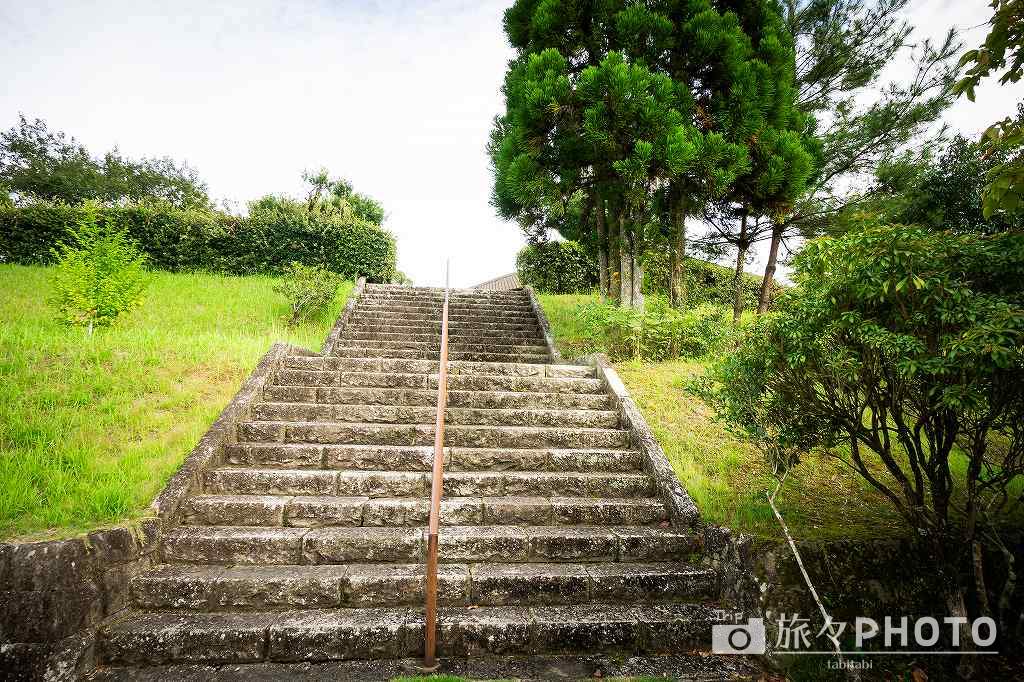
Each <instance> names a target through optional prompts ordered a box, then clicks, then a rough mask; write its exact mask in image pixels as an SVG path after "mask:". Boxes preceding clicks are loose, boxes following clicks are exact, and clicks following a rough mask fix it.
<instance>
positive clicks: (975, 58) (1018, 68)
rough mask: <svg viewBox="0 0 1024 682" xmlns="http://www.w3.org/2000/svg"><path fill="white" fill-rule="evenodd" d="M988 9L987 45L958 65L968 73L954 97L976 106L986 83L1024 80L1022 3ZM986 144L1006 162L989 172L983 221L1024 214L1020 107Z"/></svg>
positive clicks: (1002, 0)
mask: <svg viewBox="0 0 1024 682" xmlns="http://www.w3.org/2000/svg"><path fill="white" fill-rule="evenodd" d="M989 6H990V7H992V9H993V10H994V12H993V14H992V18H991V19H989V25H990V26H991V27H992V28H991V29H990V30H989V33H988V35H987V36H986V37H985V42H984V43H983V44H982V45H981V46H980V47H978V48H977V49H974V50H968V51H967V52H965V53H964V55H963V57H961V59H960V65H961V66H967V65H969V68H968V69H967V72H966V73H965V74H964V77H963V78H962V79H961V80H960V81H959V82H958V83H957V84H956V92H957V94H964V95H967V98H968V99H969V100H971V101H972V102H973V101H974V89H975V88H976V87H977V86H978V85H979V84H980V83H981V81H982V80H983V79H985V78H988V77H990V76H992V75H994V74H996V73H998V72H1000V71H1002V75H1001V76H1000V77H999V84H1000V85H1006V84H1007V83H1017V82H1018V81H1020V79H1021V76H1022V75H1024V2H1021V0H991V2H990V3H989ZM982 140H983V142H984V144H985V146H986V148H987V150H988V151H989V152H990V153H1000V154H1001V155H1002V156H1003V157H1004V159H1003V161H1002V162H1001V163H999V164H998V165H996V166H994V167H993V168H991V169H990V170H989V174H988V185H987V186H986V188H985V195H984V199H983V210H984V212H985V217H986V218H989V217H991V216H992V215H993V214H995V213H996V211H999V210H1004V211H1007V212H1010V213H1014V212H1017V211H1020V210H1021V209H1022V207H1024V201H1022V197H1024V152H1022V149H1024V108H1021V107H1020V106H1018V113H1017V116H1016V117H1009V116H1007V117H1006V118H1004V119H1003V120H1002V121H997V122H996V123H993V124H992V125H991V126H989V128H988V129H987V130H986V131H985V134H984V135H983V136H982Z"/></svg>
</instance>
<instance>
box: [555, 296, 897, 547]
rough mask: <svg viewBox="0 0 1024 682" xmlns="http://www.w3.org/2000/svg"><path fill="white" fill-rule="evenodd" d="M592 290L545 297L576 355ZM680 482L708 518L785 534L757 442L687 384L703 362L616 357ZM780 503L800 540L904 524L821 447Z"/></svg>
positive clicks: (561, 338) (565, 344)
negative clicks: (720, 418)
mask: <svg viewBox="0 0 1024 682" xmlns="http://www.w3.org/2000/svg"><path fill="white" fill-rule="evenodd" d="M592 300H594V297H592V296H586V295H580V296H541V297H540V302H541V305H542V306H543V308H544V312H545V314H546V315H547V316H548V319H549V320H550V322H551V326H552V330H553V331H554V334H555V340H556V342H557V343H558V346H559V349H560V350H561V351H562V352H563V353H564V354H565V356H566V357H568V358H572V357H577V356H579V355H584V354H586V353H590V352H593V351H594V348H592V347H591V346H590V345H589V341H588V339H587V335H586V334H585V331H584V329H583V328H582V327H581V325H580V322H579V320H578V319H577V317H576V315H575V310H576V309H577V308H578V307H579V306H580V305H582V304H584V303H587V302H589V301H592ZM616 369H617V370H618V372H619V374H620V375H621V377H622V380H623V381H624V382H625V384H626V386H627V387H628V388H629V390H630V393H632V394H633V397H634V398H635V399H636V401H637V403H638V404H639V405H640V407H641V409H642V410H643V413H644V416H645V417H646V418H647V421H648V423H649V424H650V426H651V429H652V430H653V431H654V434H655V435H656V436H657V438H658V441H659V442H660V443H661V445H662V447H663V448H664V449H665V453H666V455H667V456H668V458H669V461H670V462H671V463H672V466H673V468H674V469H675V471H676V474H677V475H678V476H679V479H680V481H682V483H683V485H684V486H685V487H686V489H687V490H688V491H689V493H690V495H691V496H692V497H693V499H694V501H695V502H696V503H697V506H698V507H699V508H700V510H701V513H702V514H703V515H704V518H706V519H708V520H709V521H712V522H714V523H718V524H722V525H725V526H728V527H730V528H734V529H737V530H742V531H746V532H750V533H754V534H757V535H764V536H771V537H776V536H778V535H779V534H780V532H779V527H778V524H777V522H776V520H775V518H774V516H773V515H772V511H771V508H770V507H769V506H768V503H767V501H766V500H765V493H766V492H767V491H769V490H772V489H774V486H775V479H774V478H773V477H772V475H771V471H770V470H769V468H768V466H767V465H766V464H765V461H764V458H763V457H762V456H761V454H760V453H759V452H758V451H757V450H755V449H754V448H753V447H752V446H750V445H749V444H747V443H744V442H742V441H740V440H738V439H737V438H735V437H734V436H732V435H731V434H730V433H729V432H728V431H726V429H725V427H724V426H723V425H722V424H720V423H719V422H717V421H715V419H714V416H713V414H712V413H711V412H710V410H709V409H708V407H707V406H706V405H704V403H703V402H702V401H700V400H699V399H698V398H696V397H694V396H692V395H690V394H689V393H687V391H686V390H685V385H686V383H687V381H689V380H690V379H691V378H693V377H695V376H697V375H698V374H700V373H701V372H702V371H703V369H704V361H700V360H670V361H667V362H654V363H641V362H624V363H617V364H616ZM779 508H780V510H781V512H782V514H783V515H784V516H785V518H786V521H787V523H788V524H789V525H790V527H791V529H792V530H793V532H794V534H795V535H796V536H797V537H798V538H806V539H814V538H821V539H824V538H833V537H876V536H889V535H891V534H893V533H895V532H899V529H900V527H901V526H900V522H899V520H898V519H897V517H896V516H895V514H894V513H892V512H890V511H889V509H890V508H889V505H888V504H887V503H886V501H885V500H883V499H882V497H881V495H879V494H878V493H876V492H875V491H874V490H872V489H869V488H868V487H867V484H866V483H865V482H863V479H861V478H860V477H859V476H858V475H856V474H854V473H852V472H850V471H849V470H847V469H846V468H844V467H843V465H841V464H839V463H838V462H837V461H836V460H834V459H832V458H829V457H828V455H827V453H818V454H817V455H816V456H814V457H813V458H812V459H810V460H808V461H806V462H804V463H803V465H802V466H800V467H798V469H797V470H796V471H795V472H794V473H793V474H792V475H791V476H790V477H789V479H788V480H787V482H786V485H785V488H784V489H783V491H782V493H781V494H780V496H779Z"/></svg>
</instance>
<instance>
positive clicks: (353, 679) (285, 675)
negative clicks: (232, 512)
mask: <svg viewBox="0 0 1024 682" xmlns="http://www.w3.org/2000/svg"><path fill="white" fill-rule="evenodd" d="M418 653H419V654H420V657H417V658H391V659H377V660H347V661H319V662H316V663H309V662H290V663H288V662H274V661H256V662H250V663H233V664H228V665H220V664H212V665H200V664H194V663H170V664H162V665H157V666H150V667H147V668H146V672H145V675H140V674H139V671H138V669H137V668H135V667H134V666H121V665H115V666H110V665H105V666H103V667H101V668H99V669H98V670H96V671H94V672H93V673H92V674H90V675H89V676H88V678H87V679H88V680H89V682H140V680H143V679H145V680H153V681H155V680H186V679H187V680H192V681H193V682H214V681H216V682H242V681H247V682H248V681H253V680H290V681H291V682H323V681H324V680H345V681H346V682H380V680H390V679H395V678H403V679H408V678H409V676H410V675H412V676H415V675H417V674H418V673H419V672H421V671H422V665H423V659H422V657H421V656H422V652H418ZM441 664H442V668H441V670H442V671H443V672H444V673H445V674H447V675H455V676H458V677H461V678H465V679H468V680H498V679H500V680H526V679H530V680H554V679H562V680H592V679H599V678H609V679H616V680H618V679H634V678H636V679H643V680H648V679H666V680H677V681H678V682H722V680H731V681H732V682H740V681H745V682H758V681H759V680H764V679H765V678H764V670H763V667H762V666H761V665H759V664H758V663H757V661H756V660H755V659H753V658H750V657H747V656H739V655H734V654H724V655H713V654H710V653H708V652H707V651H694V652H692V653H682V654H681V653H669V654H656V655H650V654H649V655H643V656H639V655H629V656H623V655H622V654H621V653H620V652H615V651H612V652H610V653H608V654H600V653H583V654H580V653H576V654H529V655H522V656H494V655H473V656H459V657H451V656H448V657H445V658H444V659H442V661H441ZM445 679H448V678H445Z"/></svg>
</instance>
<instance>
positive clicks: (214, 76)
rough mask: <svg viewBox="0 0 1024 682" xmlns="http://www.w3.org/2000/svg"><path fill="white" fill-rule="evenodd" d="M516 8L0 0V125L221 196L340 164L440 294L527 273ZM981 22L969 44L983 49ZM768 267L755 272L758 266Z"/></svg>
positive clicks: (272, 187)
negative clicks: (493, 149)
mask: <svg viewBox="0 0 1024 682" xmlns="http://www.w3.org/2000/svg"><path fill="white" fill-rule="evenodd" d="M509 4H511V0H504V1H501V2H491V1H488V0H480V1H475V2H458V1H454V0H450V1H442V0H434V1H427V0H420V1H417V2H409V1H397V0H396V1H393V2H347V1H344V0H336V1H335V2H327V1H321V2H283V1H271V0H260V1H256V0H254V1H251V2H242V1H240V0H230V1H222V2H215V3H213V2H208V1H207V0H200V1H193V0H179V1H178V2H174V3H165V2H146V1H145V0H127V1H107V2H104V1H100V2H94V3H84V2H77V1H76V2H48V1H45V0H32V1H31V2H28V1H25V0H0V66H2V71H3V74H4V84H3V87H2V88H0V127H2V128H4V129H6V128H9V127H10V126H12V125H14V123H15V122H16V120H17V116H18V114H19V113H24V114H26V115H27V116H29V117H41V118H44V119H45V120H46V121H47V122H48V123H49V125H50V127H51V128H53V129H60V130H64V131H67V132H68V133H71V134H73V135H74V136H75V137H76V138H78V139H79V140H80V141H81V142H83V143H84V144H85V145H86V146H87V147H88V148H89V149H90V150H91V151H92V152H93V153H96V154H99V153H101V152H103V151H105V150H107V149H109V148H111V147H114V146H117V147H119V148H120V149H121V151H122V152H124V153H125V154H127V155H129V156H171V157H174V158H176V159H178V160H185V161H187V162H188V163H189V164H190V165H191V166H193V167H194V168H196V169H197V170H198V171H199V173H200V174H201V176H202V177H203V179H204V180H205V181H206V182H207V184H208V186H209V190H210V194H211V196H212V197H214V198H215V199H218V200H219V199H228V200H231V201H233V202H236V203H237V204H244V203H245V202H246V201H248V200H250V199H254V198H256V197H258V196H261V195H263V194H266V193H268V192H285V193H294V194H297V193H299V192H300V191H301V189H302V183H301V177H300V176H301V173H302V171H303V169H307V168H309V169H314V168H319V167H321V166H324V167H327V168H328V169H330V170H331V171H332V172H333V173H335V174H338V175H343V176H345V177H347V178H349V179H350V180H351V181H352V182H353V183H354V185H355V187H356V188H357V189H358V190H359V191H362V192H365V193H367V194H370V195H372V196H374V197H376V198H377V199H379V200H380V201H381V202H382V203H383V204H384V206H385V208H386V210H387V212H388V218H387V221H386V226H387V227H388V228H389V229H390V230H391V231H392V232H393V233H394V234H395V236H396V237H397V239H398V254H399V267H400V268H401V269H402V270H403V271H404V272H406V273H407V274H408V275H409V276H410V277H412V278H413V280H414V281H415V283H416V284H419V285H429V284H437V283H439V282H440V280H441V279H442V277H443V275H442V271H443V267H444V266H443V264H444V259H445V257H446V256H449V255H450V257H451V259H452V284H453V285H456V286H469V285H472V284H476V283H479V282H481V281H484V280H486V279H490V278H492V277H495V276H498V275H501V274H505V273H508V272H511V271H512V270H514V267H515V254H516V252H517V251H518V249H519V248H520V246H521V244H522V238H521V236H520V232H519V229H518V228H517V227H516V226H515V225H514V224H510V223H506V222H504V221H501V220H499V219H498V218H496V217H495V215H494V211H493V209H492V208H491V207H490V206H489V205H488V197H489V196H490V174H489V170H488V164H487V156H486V153H485V150H484V147H485V145H486V142H487V135H488V131H489V129H490V125H491V120H492V118H493V117H494V116H495V115H496V114H497V113H498V112H499V111H500V109H501V107H502V100H501V94H500V92H499V88H500V85H501V81H502V76H503V74H504V69H505V64H506V61H507V60H508V59H509V57H510V56H511V50H510V49H509V47H508V46H507V44H506V42H505V37H504V34H503V32H502V30H501V16H502V12H503V10H504V8H505V7H506V6H507V5H509ZM989 14H990V10H989V9H988V7H987V0H919V1H916V2H914V3H913V4H912V11H911V12H910V18H911V21H912V22H913V23H915V24H916V25H917V26H918V34H919V35H922V36H924V35H932V36H940V35H941V34H943V33H944V32H945V30H946V29H947V28H948V27H949V26H951V25H957V26H960V27H961V28H967V27H972V26H978V25H979V24H981V23H983V22H985V21H986V20H987V18H988V16H989ZM984 35H985V30H984V28H976V29H974V30H972V31H969V32H967V33H966V34H965V36H964V38H965V41H966V42H967V43H968V44H969V45H971V46H973V45H974V44H976V43H978V42H980V41H981V39H982V38H983V37H984ZM1021 95H1022V92H1021V89H1020V88H1015V89H1013V90H1012V91H1007V90H1006V89H1004V90H1002V91H1000V90H998V89H997V88H995V87H992V86H986V87H983V88H982V89H981V90H980V91H979V96H978V102H977V103H976V104H971V103H969V102H967V101H966V100H965V101H962V102H959V103H957V105H956V106H955V107H954V108H953V109H952V110H951V111H950V112H949V115H948V117H947V121H948V122H949V123H950V124H951V125H953V126H954V127H956V128H958V129H960V130H962V131H963V132H964V133H965V134H972V135H973V134H976V133H978V132H979V131H980V130H981V129H983V128H984V127H985V126H986V125H987V124H988V123H990V122H992V121H993V120H995V119H996V118H1000V117H1002V116H1004V115H1006V114H1009V113H1012V111H1013V110H1014V108H1015V106H1016V102H1017V101H1018V100H1019V99H1021ZM759 265H760V262H759V261H756V260H755V262H754V263H752V264H751V265H750V266H749V268H748V269H751V270H754V269H756V268H757V267H758V266H759Z"/></svg>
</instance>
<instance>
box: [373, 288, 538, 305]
mask: <svg viewBox="0 0 1024 682" xmlns="http://www.w3.org/2000/svg"><path fill="white" fill-rule="evenodd" d="M360 300H366V301H381V302H385V303H388V302H393V301H415V302H424V301H426V302H431V303H443V302H444V291H427V292H421V291H417V292H386V291H383V292H382V291H374V290H372V289H367V290H366V291H364V292H363V295H362V297H361V298H360ZM448 301H449V303H491V304H494V305H503V304H517V303H518V304H522V303H529V302H530V299H529V297H528V296H527V295H526V292H524V291H514V292H508V293H490V294H471V293H459V292H454V291H452V292H449V295H448Z"/></svg>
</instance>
